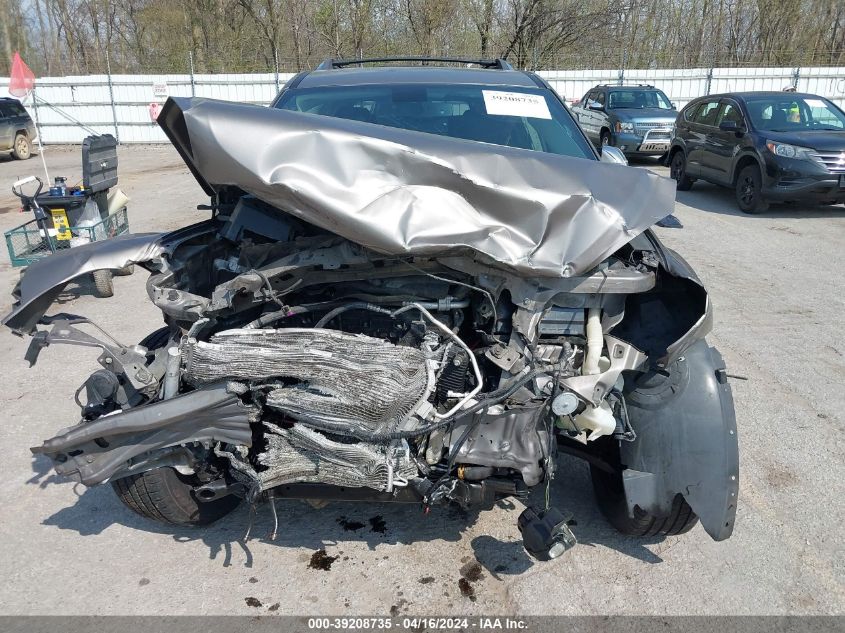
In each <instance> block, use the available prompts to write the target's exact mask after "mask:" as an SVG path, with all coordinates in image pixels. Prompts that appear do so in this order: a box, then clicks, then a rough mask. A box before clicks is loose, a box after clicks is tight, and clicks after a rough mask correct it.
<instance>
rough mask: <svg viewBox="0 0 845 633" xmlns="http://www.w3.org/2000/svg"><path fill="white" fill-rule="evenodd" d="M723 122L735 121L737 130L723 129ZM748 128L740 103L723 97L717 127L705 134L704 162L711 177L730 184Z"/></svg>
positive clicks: (717, 117)
mask: <svg viewBox="0 0 845 633" xmlns="http://www.w3.org/2000/svg"><path fill="white" fill-rule="evenodd" d="M723 122H733V123H734V124H735V125H736V126H737V131H734V130H722V129H720V127H719V126H720V125H721V124H722V123H723ZM746 129H747V127H746V123H745V118H744V117H743V116H742V110H741V109H740V107H739V104H738V103H737V102H736V101H734V100H733V99H722V102H721V104H720V105H719V110H718V113H717V115H716V124H715V127H713V128H711V129H709V130H708V131H707V134H706V136H705V141H704V151H703V152H702V162H703V164H704V168H705V169H706V170H707V172H708V173H709V174H710V176H709V179H711V180H714V181H716V182H719V183H721V184H730V182H731V179H732V178H731V176H732V168H733V161H734V156H735V155H736V153H737V152H738V151H739V145H740V141H741V139H742V134H743V133H744V131H745V130H746Z"/></svg>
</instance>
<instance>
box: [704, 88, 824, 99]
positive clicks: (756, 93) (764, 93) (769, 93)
mask: <svg viewBox="0 0 845 633" xmlns="http://www.w3.org/2000/svg"><path fill="white" fill-rule="evenodd" d="M728 97H731V98H734V99H747V98H748V97H773V98H774V97H809V98H810V99H825V97H820V96H819V95H814V94H811V93H809V92H786V91H785V90H749V91H747V92H722V93H718V94H712V95H702V96H701V97H696V98H695V99H694V100H693V101H701V100H702V99H722V98H728Z"/></svg>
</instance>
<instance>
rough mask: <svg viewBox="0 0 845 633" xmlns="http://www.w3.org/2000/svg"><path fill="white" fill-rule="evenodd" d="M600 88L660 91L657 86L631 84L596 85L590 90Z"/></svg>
mask: <svg viewBox="0 0 845 633" xmlns="http://www.w3.org/2000/svg"><path fill="white" fill-rule="evenodd" d="M600 88H604V89H605V90H660V88H658V87H657V86H652V85H651V84H648V85H647V84H633V85H622V86H620V85H618V84H596V85H595V86H593V87H592V88H590V90H599V89H600Z"/></svg>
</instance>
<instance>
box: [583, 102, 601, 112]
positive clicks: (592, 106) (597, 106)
mask: <svg viewBox="0 0 845 633" xmlns="http://www.w3.org/2000/svg"><path fill="white" fill-rule="evenodd" d="M587 107H588V108H589V109H590V110H596V111H598V112H604V106H603V105H601V104H600V103H596V102H595V101H591V102H590V104H589V105H588V106H587Z"/></svg>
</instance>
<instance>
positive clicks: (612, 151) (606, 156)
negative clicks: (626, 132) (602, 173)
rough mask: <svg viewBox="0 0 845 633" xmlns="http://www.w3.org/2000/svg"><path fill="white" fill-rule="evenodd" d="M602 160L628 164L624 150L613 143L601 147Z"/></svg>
mask: <svg viewBox="0 0 845 633" xmlns="http://www.w3.org/2000/svg"><path fill="white" fill-rule="evenodd" d="M601 162H603V163H616V164H617V165H627V164H628V159H627V158H625V154H623V153H622V150H621V149H619V148H618V147H613V146H612V145H605V146H604V147H602V148H601Z"/></svg>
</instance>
